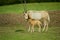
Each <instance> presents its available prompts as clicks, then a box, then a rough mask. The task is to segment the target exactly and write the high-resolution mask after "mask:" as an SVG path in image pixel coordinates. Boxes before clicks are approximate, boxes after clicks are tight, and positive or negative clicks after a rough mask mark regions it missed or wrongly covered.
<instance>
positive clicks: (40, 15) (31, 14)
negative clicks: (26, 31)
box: [24, 10, 50, 31]
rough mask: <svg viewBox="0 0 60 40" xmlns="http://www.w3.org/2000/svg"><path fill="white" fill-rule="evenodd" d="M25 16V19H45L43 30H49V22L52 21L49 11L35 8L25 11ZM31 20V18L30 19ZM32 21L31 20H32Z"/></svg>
mask: <svg viewBox="0 0 60 40" xmlns="http://www.w3.org/2000/svg"><path fill="white" fill-rule="evenodd" d="M24 14H25V15H24V17H25V19H31V20H32V21H33V19H34V20H35V21H36V20H42V21H43V23H44V24H43V25H44V27H43V30H42V31H44V30H45V31H47V30H48V24H49V22H50V17H49V14H48V12H47V11H35V10H29V11H27V12H26V13H24ZM28 21H29V20H28ZM32 21H31V22H32ZM39 22H40V23H41V21H39ZM33 23H35V22H33Z"/></svg>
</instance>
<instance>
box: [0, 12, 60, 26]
mask: <svg viewBox="0 0 60 40" xmlns="http://www.w3.org/2000/svg"><path fill="white" fill-rule="evenodd" d="M48 12H49V15H50V19H51V22H50V26H60V11H48ZM0 24H22V25H27V22H26V21H25V20H24V17H23V14H13V13H12V14H10V13H9V14H0Z"/></svg>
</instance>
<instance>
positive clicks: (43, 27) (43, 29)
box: [42, 21, 46, 31]
mask: <svg viewBox="0 0 60 40" xmlns="http://www.w3.org/2000/svg"><path fill="white" fill-rule="evenodd" d="M45 28H46V21H44V27H43V30H42V31H44V30H45Z"/></svg>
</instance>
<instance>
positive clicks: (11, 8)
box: [0, 2, 60, 13]
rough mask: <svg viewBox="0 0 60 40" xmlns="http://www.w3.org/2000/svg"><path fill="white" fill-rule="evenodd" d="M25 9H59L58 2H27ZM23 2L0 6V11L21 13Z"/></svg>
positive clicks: (59, 4)
mask: <svg viewBox="0 0 60 40" xmlns="http://www.w3.org/2000/svg"><path fill="white" fill-rule="evenodd" d="M26 7H27V10H60V2H54V3H53V2H51V3H28V4H26ZM23 10H24V4H14V5H6V6H0V13H22V12H23Z"/></svg>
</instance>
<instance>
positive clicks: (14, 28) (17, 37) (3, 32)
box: [0, 3, 60, 40]
mask: <svg viewBox="0 0 60 40" xmlns="http://www.w3.org/2000/svg"><path fill="white" fill-rule="evenodd" d="M23 8H24V7H23V4H15V5H6V6H0V14H6V13H8V14H9V13H22V12H23ZM27 9H28V10H29V9H32V10H48V11H49V10H60V3H28V4H27ZM57 13H58V14H57ZM57 13H55V14H54V13H51V14H50V17H51V20H52V21H51V24H50V25H49V30H48V32H41V33H39V32H38V31H37V27H36V28H35V29H36V30H35V32H34V33H30V32H27V27H26V26H25V25H23V24H16V25H3V24H2V25H0V40H60V14H59V13H60V12H57ZM56 21H57V22H56ZM54 22H55V23H54Z"/></svg>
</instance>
